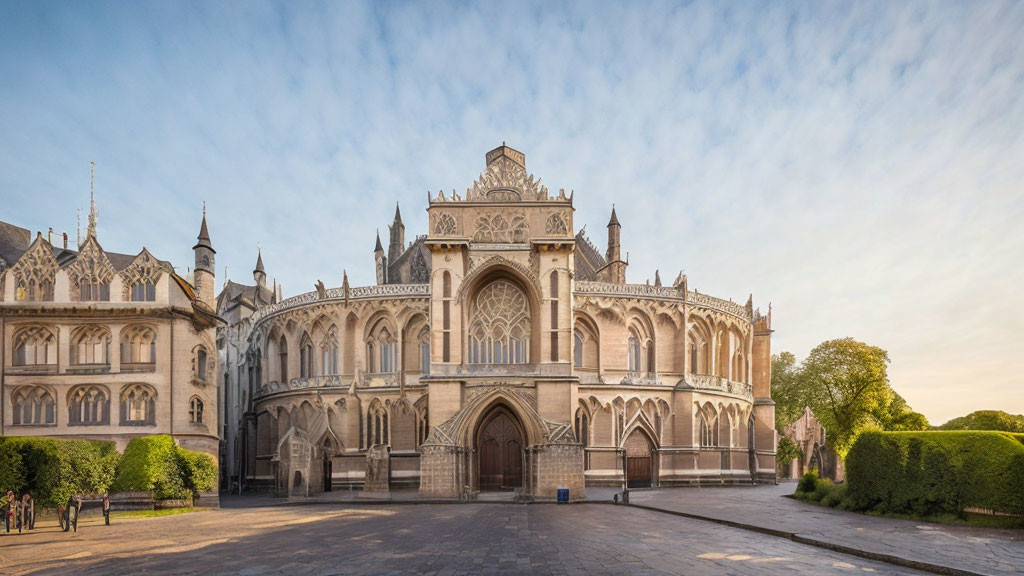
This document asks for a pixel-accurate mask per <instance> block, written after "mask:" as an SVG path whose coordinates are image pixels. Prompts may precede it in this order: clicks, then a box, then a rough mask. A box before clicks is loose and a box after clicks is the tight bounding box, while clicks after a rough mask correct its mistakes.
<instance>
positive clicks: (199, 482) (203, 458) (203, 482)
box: [178, 448, 217, 496]
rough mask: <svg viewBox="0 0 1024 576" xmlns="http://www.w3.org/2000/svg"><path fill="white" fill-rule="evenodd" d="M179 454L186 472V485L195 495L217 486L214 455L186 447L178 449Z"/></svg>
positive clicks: (209, 490)
mask: <svg viewBox="0 0 1024 576" xmlns="http://www.w3.org/2000/svg"><path fill="white" fill-rule="evenodd" d="M178 456H179V457H180V459H181V463H182V470H183V472H184V473H185V474H184V475H185V485H186V487H187V488H188V489H189V490H190V491H191V492H192V495H193V496H198V495H200V494H202V493H204V492H211V491H212V490H213V489H214V488H216V487H217V463H216V462H215V461H214V459H213V457H212V456H210V455H209V454H204V453H202V452H196V451H194V450H186V449H184V448H179V449H178Z"/></svg>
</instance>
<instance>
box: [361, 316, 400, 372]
mask: <svg viewBox="0 0 1024 576" xmlns="http://www.w3.org/2000/svg"><path fill="white" fill-rule="evenodd" d="M366 361H367V362H366V365H367V367H369V372H396V371H397V370H398V343H397V342H396V341H395V337H394V336H393V335H392V333H391V330H389V329H388V326H387V325H386V323H385V321H384V320H383V319H381V320H378V321H377V323H376V324H375V325H374V327H373V329H372V330H371V331H370V335H369V336H368V337H367V340H366Z"/></svg>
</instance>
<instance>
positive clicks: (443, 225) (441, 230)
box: [434, 213, 455, 236]
mask: <svg viewBox="0 0 1024 576" xmlns="http://www.w3.org/2000/svg"><path fill="white" fill-rule="evenodd" d="M434 234H437V235H438V236H451V235H452V234H455V217H454V216H452V215H451V214H447V213H444V214H441V215H440V216H438V217H437V223H436V224H435V225H434Z"/></svg>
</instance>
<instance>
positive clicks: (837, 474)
mask: <svg viewBox="0 0 1024 576" xmlns="http://www.w3.org/2000/svg"><path fill="white" fill-rule="evenodd" d="M785 435H786V436H787V437H788V438H789V439H790V440H792V441H793V443H794V444H796V446H797V447H798V448H800V454H801V457H800V458H794V459H793V460H792V461H791V462H780V463H779V464H780V465H781V470H780V472H781V474H784V475H785V476H786V477H787V478H791V479H796V478H799V477H801V476H803V475H804V473H806V472H809V471H811V470H817V471H818V475H819V476H821V477H822V478H828V479H830V480H833V481H835V482H842V481H843V479H844V478H845V477H846V468H845V466H844V465H843V459H842V458H840V457H839V454H837V453H836V451H835V450H833V449H832V446H830V445H829V443H828V438H827V434H826V432H825V427H824V426H822V425H821V422H820V421H819V420H818V417H817V416H815V415H814V412H812V411H811V409H810V408H808V407H807V406H804V412H803V414H801V415H800V417H799V418H797V419H796V420H794V421H793V423H792V424H790V425H789V426H786V430H785Z"/></svg>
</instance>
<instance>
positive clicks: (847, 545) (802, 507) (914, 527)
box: [587, 482, 1024, 576]
mask: <svg viewBox="0 0 1024 576" xmlns="http://www.w3.org/2000/svg"><path fill="white" fill-rule="evenodd" d="M795 489H796V484H794V483H789V482H787V483H781V484H779V485H777V486H753V487H727V488H660V489H655V490H634V491H631V493H630V503H631V504H637V505H641V506H644V507H649V508H652V509H660V510H665V511H669V512H678V513H683V514H687V515H690V516H692V517H700V518H707V519H712V520H716V521H722V522H728V523H731V524H733V525H746V526H750V527H752V528H754V529H759V530H764V531H775V532H778V533H780V535H783V534H792V535H794V536H795V540H796V541H798V542H806V543H813V544H814V545H818V546H824V547H832V548H833V549H846V550H850V551H855V552H860V553H863V554H864V555H868V556H870V557H884V556H889V557H892V558H894V559H898V560H904V561H906V563H907V564H911V565H915V564H916V565H920V566H930V567H931V568H930V569H931V570H933V571H937V572H940V573H946V574H984V575H987V576H1009V575H1015V576H1020V575H1021V574H1024V530H997V529H986V528H974V527H970V526H950V525H945V524H933V523H927V522H915V521H911V520H899V519H891V518H879V517H875V516H868V515H865V514H858V513H854V512H846V511H842V510H834V509H831V508H824V507H821V506H816V505H813V504H808V503H805V502H801V501H799V500H794V499H792V498H786V497H785V495H786V494H792V493H793V491H794V490H795ZM608 495H609V494H608V492H607V491H596V490H595V491H593V492H591V491H590V490H588V492H587V496H588V499H589V500H591V501H599V500H607V498H608ZM937 567H941V568H942V569H936V568H937Z"/></svg>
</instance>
